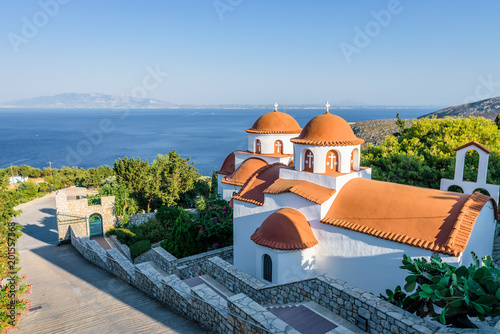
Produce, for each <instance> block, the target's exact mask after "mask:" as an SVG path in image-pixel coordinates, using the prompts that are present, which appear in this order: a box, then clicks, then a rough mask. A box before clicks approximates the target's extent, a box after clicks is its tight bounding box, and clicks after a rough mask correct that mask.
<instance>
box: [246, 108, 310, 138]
mask: <svg viewBox="0 0 500 334" xmlns="http://www.w3.org/2000/svg"><path fill="white" fill-rule="evenodd" d="M301 130H302V128H301V127H300V126H299V123H297V121H296V120H295V119H294V118H293V117H292V116H290V115H288V114H285V113H283V112H281V111H278V110H275V111H271V112H268V113H267V114H264V115H262V116H260V117H259V118H258V119H257V120H256V121H255V123H254V124H253V126H252V127H251V128H250V129H248V130H247V132H250V133H261V134H273V133H274V134H294V133H300V131H301Z"/></svg>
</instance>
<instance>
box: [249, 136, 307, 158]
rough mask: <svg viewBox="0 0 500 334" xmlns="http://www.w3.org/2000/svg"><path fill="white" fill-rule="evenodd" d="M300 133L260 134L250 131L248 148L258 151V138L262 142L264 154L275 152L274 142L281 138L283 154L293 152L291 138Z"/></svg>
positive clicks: (251, 150)
mask: <svg viewBox="0 0 500 334" xmlns="http://www.w3.org/2000/svg"><path fill="white" fill-rule="evenodd" d="M297 136H298V134H297V133H296V134H260V133H248V150H249V151H250V152H256V151H257V148H256V146H255V143H256V141H257V139H259V140H260V143H261V153H262V154H274V142H275V141H276V140H281V141H282V142H283V154H293V144H292V142H291V141H290V139H292V138H295V137H297Z"/></svg>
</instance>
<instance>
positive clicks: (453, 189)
mask: <svg viewBox="0 0 500 334" xmlns="http://www.w3.org/2000/svg"><path fill="white" fill-rule="evenodd" d="M448 191H453V192H455V193H460V194H463V193H464V190H463V189H462V188H461V187H459V186H455V185H453V186H449V188H448Z"/></svg>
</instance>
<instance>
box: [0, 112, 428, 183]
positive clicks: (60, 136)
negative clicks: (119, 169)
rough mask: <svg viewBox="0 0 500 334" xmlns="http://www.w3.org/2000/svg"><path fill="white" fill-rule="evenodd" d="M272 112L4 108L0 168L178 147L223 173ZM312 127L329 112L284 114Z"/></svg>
mask: <svg viewBox="0 0 500 334" xmlns="http://www.w3.org/2000/svg"><path fill="white" fill-rule="evenodd" d="M269 111H271V110H263V109H236V110H234V109H181V110H172V109H165V110H158V109H154V110H151V109H147V110H104V109H103V110H99V109H76V110H75V109H67V110H61V109H43V110H41V109H0V131H1V132H0V133H1V135H0V168H6V167H8V166H10V164H14V165H21V164H26V165H30V166H33V167H38V168H44V167H47V166H48V162H49V161H52V166H53V167H56V168H60V167H62V166H79V167H83V168H89V167H98V166H100V165H110V166H112V165H113V162H114V160H115V159H117V158H123V157H125V156H128V157H140V158H141V159H147V160H149V161H152V160H153V159H154V158H155V157H156V155H157V154H166V153H168V152H169V151H172V150H177V152H178V153H179V154H180V155H181V156H182V157H183V158H189V157H191V160H192V161H194V166H195V167H196V168H197V169H198V170H199V171H200V173H201V174H203V175H210V174H211V173H212V171H213V170H214V168H219V167H220V165H221V164H222V162H223V160H224V158H225V157H226V156H227V155H228V154H229V153H230V152H232V151H234V150H237V149H246V147H247V135H246V132H245V130H246V129H248V128H250V127H251V126H252V124H253V123H254V122H255V120H256V119H257V118H258V117H259V116H261V115H263V114H265V113H266V112H269ZM280 111H284V112H286V113H288V114H290V115H292V116H293V117H294V118H295V119H296V120H297V122H299V124H300V125H301V126H302V127H304V125H305V124H306V123H307V122H308V121H309V120H310V119H311V118H313V117H314V116H317V115H319V114H322V113H324V109H290V110H284V109H283V110H280ZM432 111H435V110H434V109H339V110H333V111H332V112H333V113H334V114H336V115H339V116H340V117H343V118H344V119H345V120H346V121H348V122H358V121H363V120H372V119H383V118H395V116H396V113H397V112H399V114H400V116H401V118H415V117H418V116H421V115H424V114H427V113H429V112H432Z"/></svg>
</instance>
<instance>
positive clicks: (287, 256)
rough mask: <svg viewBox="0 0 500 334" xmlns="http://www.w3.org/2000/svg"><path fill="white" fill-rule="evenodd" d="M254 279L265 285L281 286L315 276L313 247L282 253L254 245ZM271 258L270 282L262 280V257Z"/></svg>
mask: <svg viewBox="0 0 500 334" xmlns="http://www.w3.org/2000/svg"><path fill="white" fill-rule="evenodd" d="M256 246H257V247H256V257H255V260H256V261H255V268H256V276H255V277H256V278H257V279H259V280H261V281H262V282H264V283H267V284H271V283H272V284H283V283H287V282H293V281H298V280H304V279H308V278H313V277H315V276H316V263H315V253H316V252H315V248H316V246H315V247H311V248H308V249H302V250H292V251H284V250H278V249H272V248H268V247H264V246H260V245H256ZM265 254H267V255H269V256H270V257H271V261H272V282H268V281H266V280H265V279H264V275H263V268H264V255H265Z"/></svg>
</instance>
